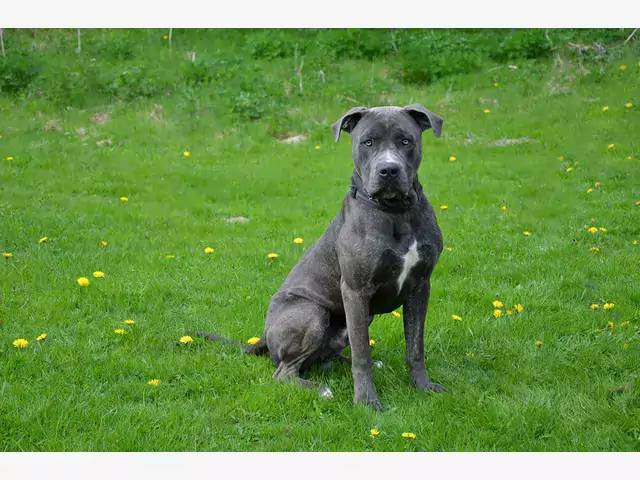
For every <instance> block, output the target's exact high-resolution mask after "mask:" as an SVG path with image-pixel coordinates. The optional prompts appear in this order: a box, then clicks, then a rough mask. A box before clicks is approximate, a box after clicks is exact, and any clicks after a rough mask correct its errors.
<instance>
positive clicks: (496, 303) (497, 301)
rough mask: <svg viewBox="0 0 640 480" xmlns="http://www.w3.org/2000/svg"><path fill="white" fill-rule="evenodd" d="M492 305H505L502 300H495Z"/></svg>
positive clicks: (498, 306)
mask: <svg viewBox="0 0 640 480" xmlns="http://www.w3.org/2000/svg"><path fill="white" fill-rule="evenodd" d="M492 305H493V306H494V307H496V308H502V307H504V303H502V302H501V301H500V300H494V301H493V303H492Z"/></svg>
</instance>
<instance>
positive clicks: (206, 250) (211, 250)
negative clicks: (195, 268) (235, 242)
mask: <svg viewBox="0 0 640 480" xmlns="http://www.w3.org/2000/svg"><path fill="white" fill-rule="evenodd" d="M213 252H214V250H213V248H211V247H207V248H205V249H204V253H206V254H207V255H209V254H210V253H213Z"/></svg>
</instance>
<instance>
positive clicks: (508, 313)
mask: <svg viewBox="0 0 640 480" xmlns="http://www.w3.org/2000/svg"><path fill="white" fill-rule="evenodd" d="M505 313H506V314H507V315H513V310H505Z"/></svg>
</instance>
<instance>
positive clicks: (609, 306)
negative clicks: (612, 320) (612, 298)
mask: <svg viewBox="0 0 640 480" xmlns="http://www.w3.org/2000/svg"><path fill="white" fill-rule="evenodd" d="M615 306H616V304H615V303H605V304H604V309H605V310H613V307H615Z"/></svg>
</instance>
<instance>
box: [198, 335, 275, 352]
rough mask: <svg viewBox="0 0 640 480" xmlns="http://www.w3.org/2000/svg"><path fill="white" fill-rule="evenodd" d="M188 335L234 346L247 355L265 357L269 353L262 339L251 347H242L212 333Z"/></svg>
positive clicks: (233, 341) (240, 344)
mask: <svg viewBox="0 0 640 480" xmlns="http://www.w3.org/2000/svg"><path fill="white" fill-rule="evenodd" d="M189 335H193V336H194V337H201V338H204V339H205V340H209V341H210V342H220V343H226V344H230V345H235V346H236V347H238V348H240V349H242V350H244V352H245V353H248V354H249V355H265V354H267V353H269V348H268V347H267V342H266V340H265V339H264V338H261V339H260V340H258V342H257V343H254V344H253V345H243V344H242V343H239V342H236V341H235V340H230V339H228V338H225V337H221V336H220V335H215V334H213V333H204V332H190V333H189Z"/></svg>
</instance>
